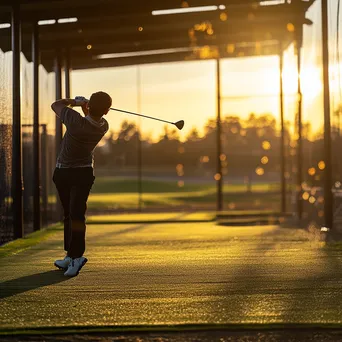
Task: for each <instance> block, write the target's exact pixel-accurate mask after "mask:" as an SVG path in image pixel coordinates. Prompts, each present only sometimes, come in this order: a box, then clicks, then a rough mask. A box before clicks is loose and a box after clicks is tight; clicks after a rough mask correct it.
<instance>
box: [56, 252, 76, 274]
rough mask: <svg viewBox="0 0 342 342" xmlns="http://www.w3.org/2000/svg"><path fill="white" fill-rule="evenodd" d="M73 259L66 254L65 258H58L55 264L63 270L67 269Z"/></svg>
mask: <svg viewBox="0 0 342 342" xmlns="http://www.w3.org/2000/svg"><path fill="white" fill-rule="evenodd" d="M71 261H72V259H71V258H70V257H68V256H66V257H65V258H64V259H62V260H56V261H55V264H54V265H55V266H56V267H57V268H59V269H61V270H64V271H65V270H67V269H68V266H69V264H70V263H71Z"/></svg>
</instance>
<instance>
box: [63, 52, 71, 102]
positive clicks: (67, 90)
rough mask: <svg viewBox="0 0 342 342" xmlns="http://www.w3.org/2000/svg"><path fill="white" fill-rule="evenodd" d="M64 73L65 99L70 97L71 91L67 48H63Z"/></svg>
mask: <svg viewBox="0 0 342 342" xmlns="http://www.w3.org/2000/svg"><path fill="white" fill-rule="evenodd" d="M64 74H65V97H66V98H67V99H70V97H71V91H70V50H69V48H67V49H66V50H65V59H64Z"/></svg>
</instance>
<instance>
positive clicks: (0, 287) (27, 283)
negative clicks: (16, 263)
mask: <svg viewBox="0 0 342 342" xmlns="http://www.w3.org/2000/svg"><path fill="white" fill-rule="evenodd" d="M68 279H70V278H68V277H65V276H64V274H63V272H62V271H59V270H53V271H47V272H43V273H36V274H31V275H29V276H25V277H20V278H16V279H12V280H8V281H5V282H2V283H0V299H3V298H7V297H11V296H14V295H16V294H19V293H23V292H26V291H30V290H34V289H38V288H40V287H44V286H48V285H53V284H58V283H60V282H62V281H66V280H68Z"/></svg>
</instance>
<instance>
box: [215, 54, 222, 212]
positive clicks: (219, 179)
mask: <svg viewBox="0 0 342 342" xmlns="http://www.w3.org/2000/svg"><path fill="white" fill-rule="evenodd" d="M216 94H217V118H216V128H217V132H216V134H217V147H216V148H217V167H216V175H215V179H216V184H217V202H216V205H217V211H221V210H222V207H223V198H222V197H223V196H222V164H221V153H222V141H221V70H220V59H219V58H218V59H217V60H216Z"/></svg>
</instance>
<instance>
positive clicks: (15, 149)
mask: <svg viewBox="0 0 342 342" xmlns="http://www.w3.org/2000/svg"><path fill="white" fill-rule="evenodd" d="M11 28H12V63H13V65H12V69H13V71H12V77H13V88H12V119H13V132H12V199H13V203H12V208H13V210H12V212H13V228H14V238H15V239H17V238H21V237H23V235H24V226H23V179H22V146H21V108H20V92H21V89H20V88H21V87H20V49H21V32H20V31H21V23H20V4H19V2H17V1H15V2H14V3H13V5H12V26H11Z"/></svg>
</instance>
